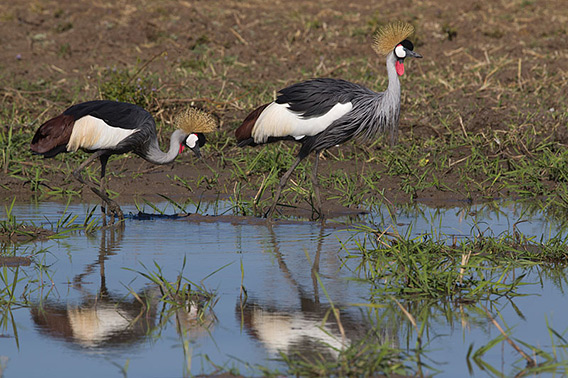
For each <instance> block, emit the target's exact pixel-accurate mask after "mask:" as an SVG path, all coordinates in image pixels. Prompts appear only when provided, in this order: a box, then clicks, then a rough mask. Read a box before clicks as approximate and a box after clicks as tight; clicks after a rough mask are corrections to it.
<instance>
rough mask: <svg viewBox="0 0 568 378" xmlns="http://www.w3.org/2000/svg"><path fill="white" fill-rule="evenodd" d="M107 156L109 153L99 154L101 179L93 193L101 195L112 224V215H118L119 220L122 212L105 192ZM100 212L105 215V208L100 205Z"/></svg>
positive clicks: (122, 216) (121, 217)
mask: <svg viewBox="0 0 568 378" xmlns="http://www.w3.org/2000/svg"><path fill="white" fill-rule="evenodd" d="M108 158H109V155H101V156H100V160H101V180H100V188H99V193H97V192H96V191H95V194H97V195H98V196H99V197H101V199H102V200H103V201H104V202H105V203H106V204H107V205H108V210H109V216H110V224H111V225H112V224H114V215H115V214H116V215H117V216H118V219H119V220H121V221H122V220H124V214H123V213H122V210H121V209H120V206H118V204H117V203H116V202H114V201H113V200H111V199H110V197H109V196H108V195H107V192H106V179H105V175H106V165H107V162H108ZM91 190H93V188H91ZM101 209H102V212H103V217H106V209H105V208H104V207H103V206H101Z"/></svg>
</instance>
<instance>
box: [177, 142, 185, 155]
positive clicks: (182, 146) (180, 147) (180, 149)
mask: <svg viewBox="0 0 568 378" xmlns="http://www.w3.org/2000/svg"><path fill="white" fill-rule="evenodd" d="M184 148H185V146H184V145H183V144H180V145H179V152H178V155H179V154H181V153H182V152H183V149H184Z"/></svg>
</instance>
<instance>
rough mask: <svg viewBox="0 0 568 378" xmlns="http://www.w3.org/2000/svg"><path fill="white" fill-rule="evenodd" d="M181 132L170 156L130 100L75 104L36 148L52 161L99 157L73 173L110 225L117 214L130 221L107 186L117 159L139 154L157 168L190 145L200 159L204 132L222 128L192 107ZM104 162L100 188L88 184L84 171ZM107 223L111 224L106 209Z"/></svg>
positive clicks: (48, 126)
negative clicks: (65, 156)
mask: <svg viewBox="0 0 568 378" xmlns="http://www.w3.org/2000/svg"><path fill="white" fill-rule="evenodd" d="M175 124H176V130H175V131H174V132H173V133H172V136H171V139H170V148H169V150H168V151H167V152H163V151H162V150H160V146H159V144H158V138H157V134H156V123H155V122H154V118H153V117H152V115H151V114H150V113H148V112H147V111H146V110H144V109H142V108H141V107H139V106H137V105H134V104H129V103H125V102H116V101H108V100H97V101H88V102H83V103H80V104H77V105H73V106H71V107H70V108H68V109H67V110H65V111H64V112H63V113H62V114H60V115H58V116H57V117H55V118H52V119H50V120H49V121H47V122H45V123H44V124H43V125H41V126H40V127H39V129H38V130H37V132H36V133H35V135H34V137H33V139H32V142H31V150H32V152H34V153H35V154H41V155H43V156H44V157H45V158H52V157H54V156H56V155H57V154H59V153H61V152H75V151H77V150H78V149H82V150H85V151H87V152H92V153H93V154H92V155H91V156H90V157H89V158H88V159H87V160H85V161H84V162H83V163H82V164H81V165H80V166H79V167H77V169H75V170H74V171H73V176H74V177H75V178H76V179H77V180H78V181H79V182H81V183H82V184H83V185H87V186H88V187H89V188H90V189H91V190H92V191H93V192H94V193H95V194H96V195H98V196H99V197H100V198H101V199H102V200H103V201H104V202H105V203H106V204H107V206H108V209H109V213H110V214H109V215H111V218H110V222H111V224H112V223H113V222H114V215H116V216H118V217H119V219H120V220H122V219H124V215H123V213H122V210H121V209H120V207H119V206H118V204H117V203H116V202H114V201H113V200H112V199H110V198H109V196H108V195H107V193H106V188H105V179H104V177H105V172H106V165H107V162H108V159H109V157H110V156H111V155H115V154H123V153H126V152H130V151H132V152H134V153H135V154H136V155H138V156H140V157H141V158H143V159H145V160H147V161H149V162H150V163H154V164H168V163H170V162H172V161H173V160H174V159H175V158H176V156H177V155H178V154H180V153H181V152H182V151H183V149H184V148H185V147H188V148H189V149H191V150H192V151H193V152H194V153H195V155H196V156H197V157H200V156H201V155H200V152H199V148H200V147H202V146H203V145H204V144H205V136H204V135H203V133H207V132H211V131H213V130H214V129H215V128H216V127H217V124H216V121H215V119H214V118H213V117H212V116H211V115H209V114H207V113H203V112H201V111H198V110H196V109H193V108H190V109H188V110H187V111H185V112H182V113H180V114H179V115H178V116H177V117H176V120H175ZM97 158H98V159H99V160H100V162H101V180H100V187H99V188H96V187H95V186H93V185H92V184H87V183H86V182H85V180H83V177H82V176H81V171H82V170H83V169H84V168H85V167H86V166H88V165H89V164H90V163H91V162H93V160H95V159H97ZM101 208H102V212H103V224H104V225H106V211H105V208H104V206H102V207H101Z"/></svg>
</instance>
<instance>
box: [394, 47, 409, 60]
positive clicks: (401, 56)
mask: <svg viewBox="0 0 568 378" xmlns="http://www.w3.org/2000/svg"><path fill="white" fill-rule="evenodd" d="M394 54H395V55H396V57H397V58H399V59H404V58H406V51H405V50H404V47H402V45H398V46H396V47H395V49H394Z"/></svg>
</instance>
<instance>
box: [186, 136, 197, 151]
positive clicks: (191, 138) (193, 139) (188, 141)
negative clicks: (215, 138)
mask: <svg viewBox="0 0 568 378" xmlns="http://www.w3.org/2000/svg"><path fill="white" fill-rule="evenodd" d="M198 140H199V137H198V136H197V135H196V134H190V135H189V136H188V137H187V139H186V140H185V144H187V147H189V148H194V147H195V145H196V144H197V141H198Z"/></svg>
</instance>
